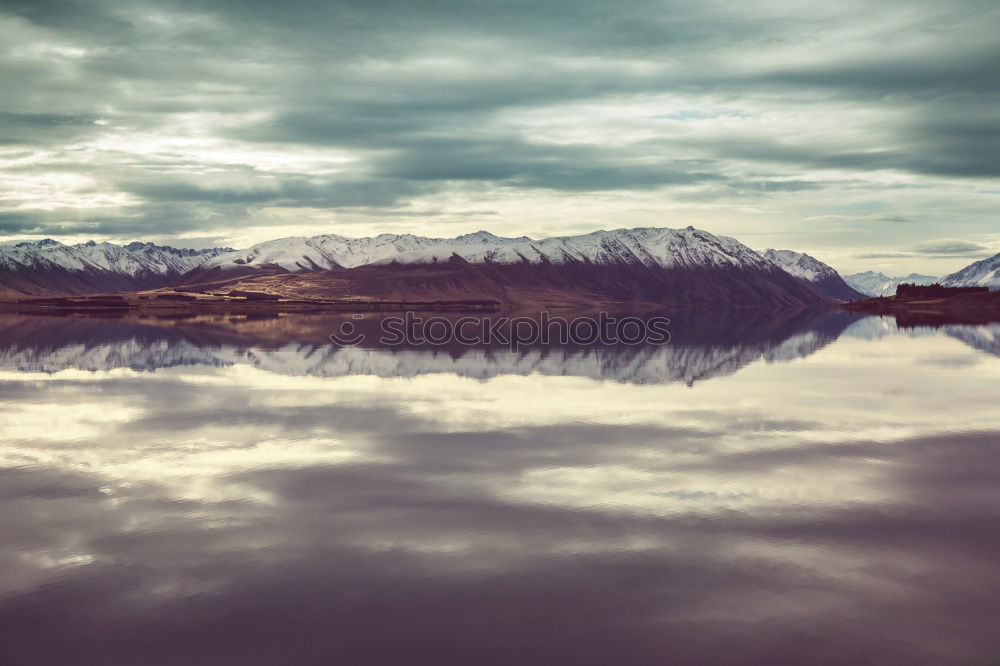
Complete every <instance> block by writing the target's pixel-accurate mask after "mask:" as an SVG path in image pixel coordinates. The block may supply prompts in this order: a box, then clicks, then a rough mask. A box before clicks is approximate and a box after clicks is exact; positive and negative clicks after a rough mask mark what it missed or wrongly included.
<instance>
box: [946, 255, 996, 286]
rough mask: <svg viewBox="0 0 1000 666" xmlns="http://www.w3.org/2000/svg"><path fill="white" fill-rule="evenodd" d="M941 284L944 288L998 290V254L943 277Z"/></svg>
mask: <svg viewBox="0 0 1000 666" xmlns="http://www.w3.org/2000/svg"><path fill="white" fill-rule="evenodd" d="M941 284H943V285H944V286H946V287H989V288H990V289H992V290H998V289H1000V254H995V255H993V256H992V257H990V258H989V259H983V260H982V261H977V262H976V263H974V264H971V265H969V266H966V267H965V268H963V269H962V270H960V271H958V272H956V273H952V274H951V275H947V276H945V277H944V278H943V279H942V280H941Z"/></svg>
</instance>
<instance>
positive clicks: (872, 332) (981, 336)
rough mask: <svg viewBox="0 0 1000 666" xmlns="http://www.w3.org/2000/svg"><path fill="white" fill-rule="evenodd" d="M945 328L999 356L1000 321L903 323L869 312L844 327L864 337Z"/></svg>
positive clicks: (927, 332)
mask: <svg viewBox="0 0 1000 666" xmlns="http://www.w3.org/2000/svg"><path fill="white" fill-rule="evenodd" d="M938 332H943V333H945V334H946V335H949V336H951V337H953V338H955V339H956V340H961V341H962V342H964V343H965V344H967V345H969V346H970V347H972V348H973V349H977V350H979V351H981V352H986V353H987V354H992V355H993V356H1000V324H998V323H995V322H991V323H988V324H945V325H942V326H900V325H899V323H898V322H897V320H896V318H895V317H879V316H870V317H864V318H862V319H859V320H858V321H856V322H854V323H853V324H851V325H850V326H848V327H847V328H846V329H845V330H844V333H843V334H844V335H845V336H848V337H852V338H861V339H863V340H877V339H879V338H883V337H886V336H890V335H905V336H908V337H911V338H917V337H923V336H927V335H935V334H936V333H938Z"/></svg>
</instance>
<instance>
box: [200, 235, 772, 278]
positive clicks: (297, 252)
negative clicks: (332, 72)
mask: <svg viewBox="0 0 1000 666" xmlns="http://www.w3.org/2000/svg"><path fill="white" fill-rule="evenodd" d="M453 255H458V256H459V257H461V258H463V259H465V260H466V261H469V262H471V263H499V264H515V263H520V262H523V261H527V262H529V263H543V262H552V263H556V264H561V263H565V262H569V261H580V262H590V263H598V264H607V263H622V262H624V263H639V264H645V265H649V266H660V267H671V266H679V267H695V266H755V267H757V268H767V267H769V266H770V262H768V261H767V260H766V259H764V258H763V257H761V256H760V255H759V254H757V253H756V252H754V251H753V250H751V249H750V248H748V247H746V246H745V245H743V244H742V243H740V242H738V241H736V240H735V239H733V238H728V237H725V236H715V235H713V234H710V233H708V232H707V231H702V230H699V229H695V228H694V227H688V228H686V229H665V228H656V227H645V228H638V229H615V230H613V231H604V230H600V231H595V232H592V233H589V234H583V235H578V236H556V237H552V238H542V239H539V240H534V239H532V238H529V237H527V236H520V237H517V238H506V237H503V236H497V235H496V234H493V233H491V232H488V231H477V232H474V233H469V234H463V235H460V236H456V237H455V238H425V237H421V236H414V235H411V234H405V235H393V234H381V235H379V236H374V237H366V238H346V237H344V236H338V235H334V234H329V235H323V236H313V237H311V238H301V237H296V238H281V239H277V240H272V241H266V242H264V243H258V244H257V245H254V246H253V247H251V248H249V249H247V250H240V251H237V252H234V253H230V254H223V255H220V256H218V257H216V258H214V259H212V260H210V261H208V262H206V263H205V264H204V268H206V269H211V268H213V267H218V268H221V269H224V270H225V269H231V268H235V267H237V266H263V265H265V264H272V265H276V266H280V267H281V268H284V269H285V270H288V271H292V272H299V271H308V270H317V269H328V268H336V267H343V268H354V267H356V266H364V265H367V264H385V263H392V262H399V263H412V264H419V263H437V262H443V261H447V260H448V259H450V258H451V257H452V256H453Z"/></svg>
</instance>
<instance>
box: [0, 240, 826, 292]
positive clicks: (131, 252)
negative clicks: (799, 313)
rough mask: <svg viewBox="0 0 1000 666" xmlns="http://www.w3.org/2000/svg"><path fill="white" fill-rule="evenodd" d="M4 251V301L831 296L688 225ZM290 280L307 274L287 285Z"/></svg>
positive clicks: (0, 278)
mask: <svg viewBox="0 0 1000 666" xmlns="http://www.w3.org/2000/svg"><path fill="white" fill-rule="evenodd" d="M3 253H4V254H3V256H4V263H3V264H0V287H6V289H7V292H8V295H10V294H14V295H17V294H22V295H23V294H39V293H47V294H51V293H69V294H78V293H97V292H102V291H105V292H106V291H124V290H132V289H143V288H151V287H159V286H166V285H171V286H185V287H187V288H191V289H195V290H203V291H216V290H222V291H226V290H231V289H241V290H249V291H265V292H268V293H273V294H277V295H282V296H289V297H294V298H334V299H343V298H348V299H361V300H376V301H378V300H381V301H427V300H464V299H490V300H498V301H501V302H504V303H512V304H520V305H528V304H538V303H567V302H572V303H575V304H583V303H591V304H596V303H600V302H608V301H611V302H626V301H645V302H654V303H663V304H690V305H695V304H697V305H769V306H780V305H790V306H801V305H808V304H812V303H819V302H823V301H825V300H828V298H829V297H827V296H824V295H823V294H822V293H821V292H820V291H817V290H816V289H814V288H813V286H812V285H810V284H809V283H807V282H803V281H800V280H799V279H796V278H794V277H792V276H791V275H789V274H788V273H786V272H785V271H783V270H782V269H781V268H779V267H778V266H777V265H775V264H774V263H773V262H772V261H770V260H769V259H767V258H765V257H763V256H761V255H760V254H758V253H757V252H755V251H753V250H752V249H750V248H748V247H747V246H745V245H743V244H742V243H740V242H739V241H737V240H735V239H733V238H729V237H725V236H716V235H714V234H711V233H709V232H707V231H702V230H699V229H695V228H694V227H687V228H685V229H663V228H640V229H616V230H613V231H596V232H593V233H590V234H584V235H579V236H560V237H554V238H543V239H540V240H533V239H531V238H528V237H526V236H521V237H517V238H504V237H501V236H496V235H494V234H491V233H489V232H486V231H479V232H476V233H472V234H465V235H462V236H457V237H455V238H426V237H421V236H414V235H410V234H401V235H397V234H382V235H379V236H374V237H370V238H347V237H345V236H339V235H335V234H327V235H321V236H313V237H310V238H303V237H292V238H281V239H277V240H272V241H267V242H264V243H259V244H257V245H254V246H252V247H250V248H247V249H245V250H229V249H227V248H224V249H212V250H202V251H194V250H176V249H174V248H168V247H161V246H156V245H152V244H142V243H132V244H129V245H127V246H124V247H122V246H118V245H112V244H110V243H93V242H91V243H85V244H82V245H73V246H68V245H63V244H61V243H57V242H56V241H51V240H46V241H38V242H34V243H19V244H14V245H8V246H4V248H3ZM421 267H424V268H423V269H421ZM355 269H357V270H355ZM289 273H292V274H299V275H301V276H302V278H301V279H300V278H298V277H295V278H292V279H286V278H287V277H288V274H289ZM276 274H282V275H283V276H284V277H282V275H276ZM279 277H280V278H282V279H280V280H276V278H279ZM237 282H240V284H239V285H238V286H237V285H236V283H237Z"/></svg>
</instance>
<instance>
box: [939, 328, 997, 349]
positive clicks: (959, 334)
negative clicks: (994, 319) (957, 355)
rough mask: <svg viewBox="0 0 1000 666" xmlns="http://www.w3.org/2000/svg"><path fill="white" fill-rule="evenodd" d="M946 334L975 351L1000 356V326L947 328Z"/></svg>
mask: <svg viewBox="0 0 1000 666" xmlns="http://www.w3.org/2000/svg"><path fill="white" fill-rule="evenodd" d="M944 332H945V333H947V334H948V335H950V336H951V337H953V338H955V339H956V340H961V341H962V342H964V343H965V344H967V345H969V346H970V347H972V348H973V349H978V350H979V351H981V352H986V353H987V354H993V355H994V356H1000V324H994V323H991V324H983V325H982V326H945V327H944Z"/></svg>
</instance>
